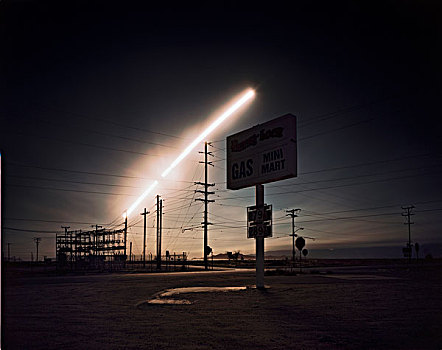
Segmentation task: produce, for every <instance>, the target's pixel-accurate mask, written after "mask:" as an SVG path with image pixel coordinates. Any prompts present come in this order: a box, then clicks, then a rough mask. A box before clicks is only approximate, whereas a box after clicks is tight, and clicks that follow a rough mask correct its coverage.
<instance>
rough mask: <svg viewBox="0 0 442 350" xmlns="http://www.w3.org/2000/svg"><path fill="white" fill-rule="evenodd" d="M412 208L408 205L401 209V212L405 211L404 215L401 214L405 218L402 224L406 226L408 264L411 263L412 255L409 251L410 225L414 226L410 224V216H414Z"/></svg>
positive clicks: (412, 206)
mask: <svg viewBox="0 0 442 350" xmlns="http://www.w3.org/2000/svg"><path fill="white" fill-rule="evenodd" d="M413 208H414V205H410V206H408V207H402V209H403V210H406V212H405V213H402V216H406V217H407V222H405V223H404V225H408V247H407V248H408V253H409V254H408V262H411V254H412V250H411V225H413V224H414V222H411V221H410V219H411V216H412V215H414V214H413V213H412V212H411V210H412V209H413Z"/></svg>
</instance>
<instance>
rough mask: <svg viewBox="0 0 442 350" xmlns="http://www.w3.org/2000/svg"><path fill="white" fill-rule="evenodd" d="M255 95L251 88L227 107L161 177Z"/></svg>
mask: <svg viewBox="0 0 442 350" xmlns="http://www.w3.org/2000/svg"><path fill="white" fill-rule="evenodd" d="M254 95H255V91H253V90H252V89H249V90H247V92H246V93H245V94H244V95H243V96H242V97H241V98H240V99H239V100H238V101H236V102H235V103H234V104H233V105H232V106H231V107H230V108H229V109H227V110H226V111H225V112H224V113H223V114H221V116H219V117H218V118H217V119H216V120H215V121H214V122H213V123H212V124H211V125H210V126H209V127H208V128H207V129H206V130H204V131H203V132H202V133H201V134H200V135H199V136H198V137H197V138H196V139H195V140H194V141H193V142H192V143H191V144H190V145H189V146H187V148H186V149H185V150H184V151H183V152H182V153H181V154H180V155H179V156H178V158H176V159H175V160H174V161H173V162H172V164H171V165H170V166H169V167H168V168H167V169H166V170H165V171H164V172H163V173H162V174H161V176H162V177H166V176H167V175H168V174H169V173H170V172H171V171H172V169H173V168H175V167H176V166H177V165H178V164H179V163H180V162H181V161H182V160H183V159H184V158H185V157H186V156H187V155H188V154H189V153H190V152H191V151H192V150H193V149H194V148H195V147H196V145H198V144H199V143H200V142H201V141H202V140H203V139H204V138H206V137H207V136H208V135H209V134H210V133H211V132H212V131H213V130H215V128H216V127H217V126H218V125H220V124H221V123H222V122H223V121H224V120H226V119H227V118H228V117H230V116H231V115H232V114H233V113H235V112H236V110H238V109H239V108H240V107H241V106H242V105H243V104H244V103H246V102H247V101H248V100H249V99H251V98H252V97H253V96H254Z"/></svg>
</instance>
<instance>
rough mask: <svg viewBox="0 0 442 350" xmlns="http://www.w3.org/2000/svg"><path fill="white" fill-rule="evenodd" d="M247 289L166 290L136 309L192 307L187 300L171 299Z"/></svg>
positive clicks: (187, 288) (185, 288)
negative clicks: (155, 306) (173, 306)
mask: <svg viewBox="0 0 442 350" xmlns="http://www.w3.org/2000/svg"><path fill="white" fill-rule="evenodd" d="M246 289H247V287H183V288H172V289H166V290H165V291H162V292H159V293H156V294H154V295H153V296H152V298H150V299H148V300H145V301H142V302H139V303H138V304H137V305H136V307H137V308H139V307H140V306H143V305H145V304H153V305H191V304H192V302H191V301H190V300H187V299H170V297H173V296H176V295H180V294H189V293H213V292H239V291H242V290H246Z"/></svg>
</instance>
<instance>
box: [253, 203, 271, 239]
mask: <svg viewBox="0 0 442 350" xmlns="http://www.w3.org/2000/svg"><path fill="white" fill-rule="evenodd" d="M256 237H272V205H271V204H270V205H267V204H264V206H263V207H256V206H255V205H253V206H250V207H247V238H256Z"/></svg>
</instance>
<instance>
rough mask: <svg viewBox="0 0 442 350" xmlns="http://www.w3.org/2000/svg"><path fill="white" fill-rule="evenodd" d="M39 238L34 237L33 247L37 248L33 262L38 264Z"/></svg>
mask: <svg viewBox="0 0 442 350" xmlns="http://www.w3.org/2000/svg"><path fill="white" fill-rule="evenodd" d="M40 241H41V238H40V237H34V242H35V246H36V248H37V256H36V258H35V261H36V262H38V245H39V244H40Z"/></svg>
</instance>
